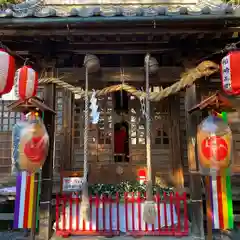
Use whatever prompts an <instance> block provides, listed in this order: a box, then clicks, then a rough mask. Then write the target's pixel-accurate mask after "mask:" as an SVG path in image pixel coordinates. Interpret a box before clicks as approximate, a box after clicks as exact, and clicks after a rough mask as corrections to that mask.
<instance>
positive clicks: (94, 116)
mask: <svg viewBox="0 0 240 240" xmlns="http://www.w3.org/2000/svg"><path fill="white" fill-rule="evenodd" d="M90 109H91V113H90V117H91V120H92V124H97V123H98V121H99V117H100V112H99V111H98V105H97V98H96V91H95V90H93V92H92V97H91V99H90Z"/></svg>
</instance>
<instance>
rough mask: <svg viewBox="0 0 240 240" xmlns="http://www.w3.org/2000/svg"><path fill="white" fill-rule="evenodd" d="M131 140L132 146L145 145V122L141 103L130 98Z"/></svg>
mask: <svg viewBox="0 0 240 240" xmlns="http://www.w3.org/2000/svg"><path fill="white" fill-rule="evenodd" d="M129 102H130V103H129V106H130V138H131V141H130V142H131V144H133V145H136V144H145V120H144V117H142V113H141V108H140V101H139V99H137V98H135V97H134V96H130V99H129Z"/></svg>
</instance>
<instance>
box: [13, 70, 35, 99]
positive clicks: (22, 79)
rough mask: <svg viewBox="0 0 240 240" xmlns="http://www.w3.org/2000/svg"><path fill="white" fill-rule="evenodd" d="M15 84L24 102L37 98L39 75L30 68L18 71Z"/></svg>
mask: <svg viewBox="0 0 240 240" xmlns="http://www.w3.org/2000/svg"><path fill="white" fill-rule="evenodd" d="M15 82H16V85H17V89H18V90H17V92H18V96H19V98H20V99H22V100H26V99H28V98H31V97H34V96H36V93H37V87H38V74H37V72H36V71H34V70H33V69H32V68H31V67H29V66H23V67H21V68H19V69H18V70H17V71H16V74H15Z"/></svg>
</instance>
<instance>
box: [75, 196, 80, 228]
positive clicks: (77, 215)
mask: <svg viewBox="0 0 240 240" xmlns="http://www.w3.org/2000/svg"><path fill="white" fill-rule="evenodd" d="M79 198H80V197H79V196H77V197H76V231H79Z"/></svg>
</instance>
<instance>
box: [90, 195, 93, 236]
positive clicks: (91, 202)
mask: <svg viewBox="0 0 240 240" xmlns="http://www.w3.org/2000/svg"><path fill="white" fill-rule="evenodd" d="M89 204H90V213H89V214H90V216H89V231H90V232H91V231H92V204H93V201H92V195H90V196H89Z"/></svg>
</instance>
